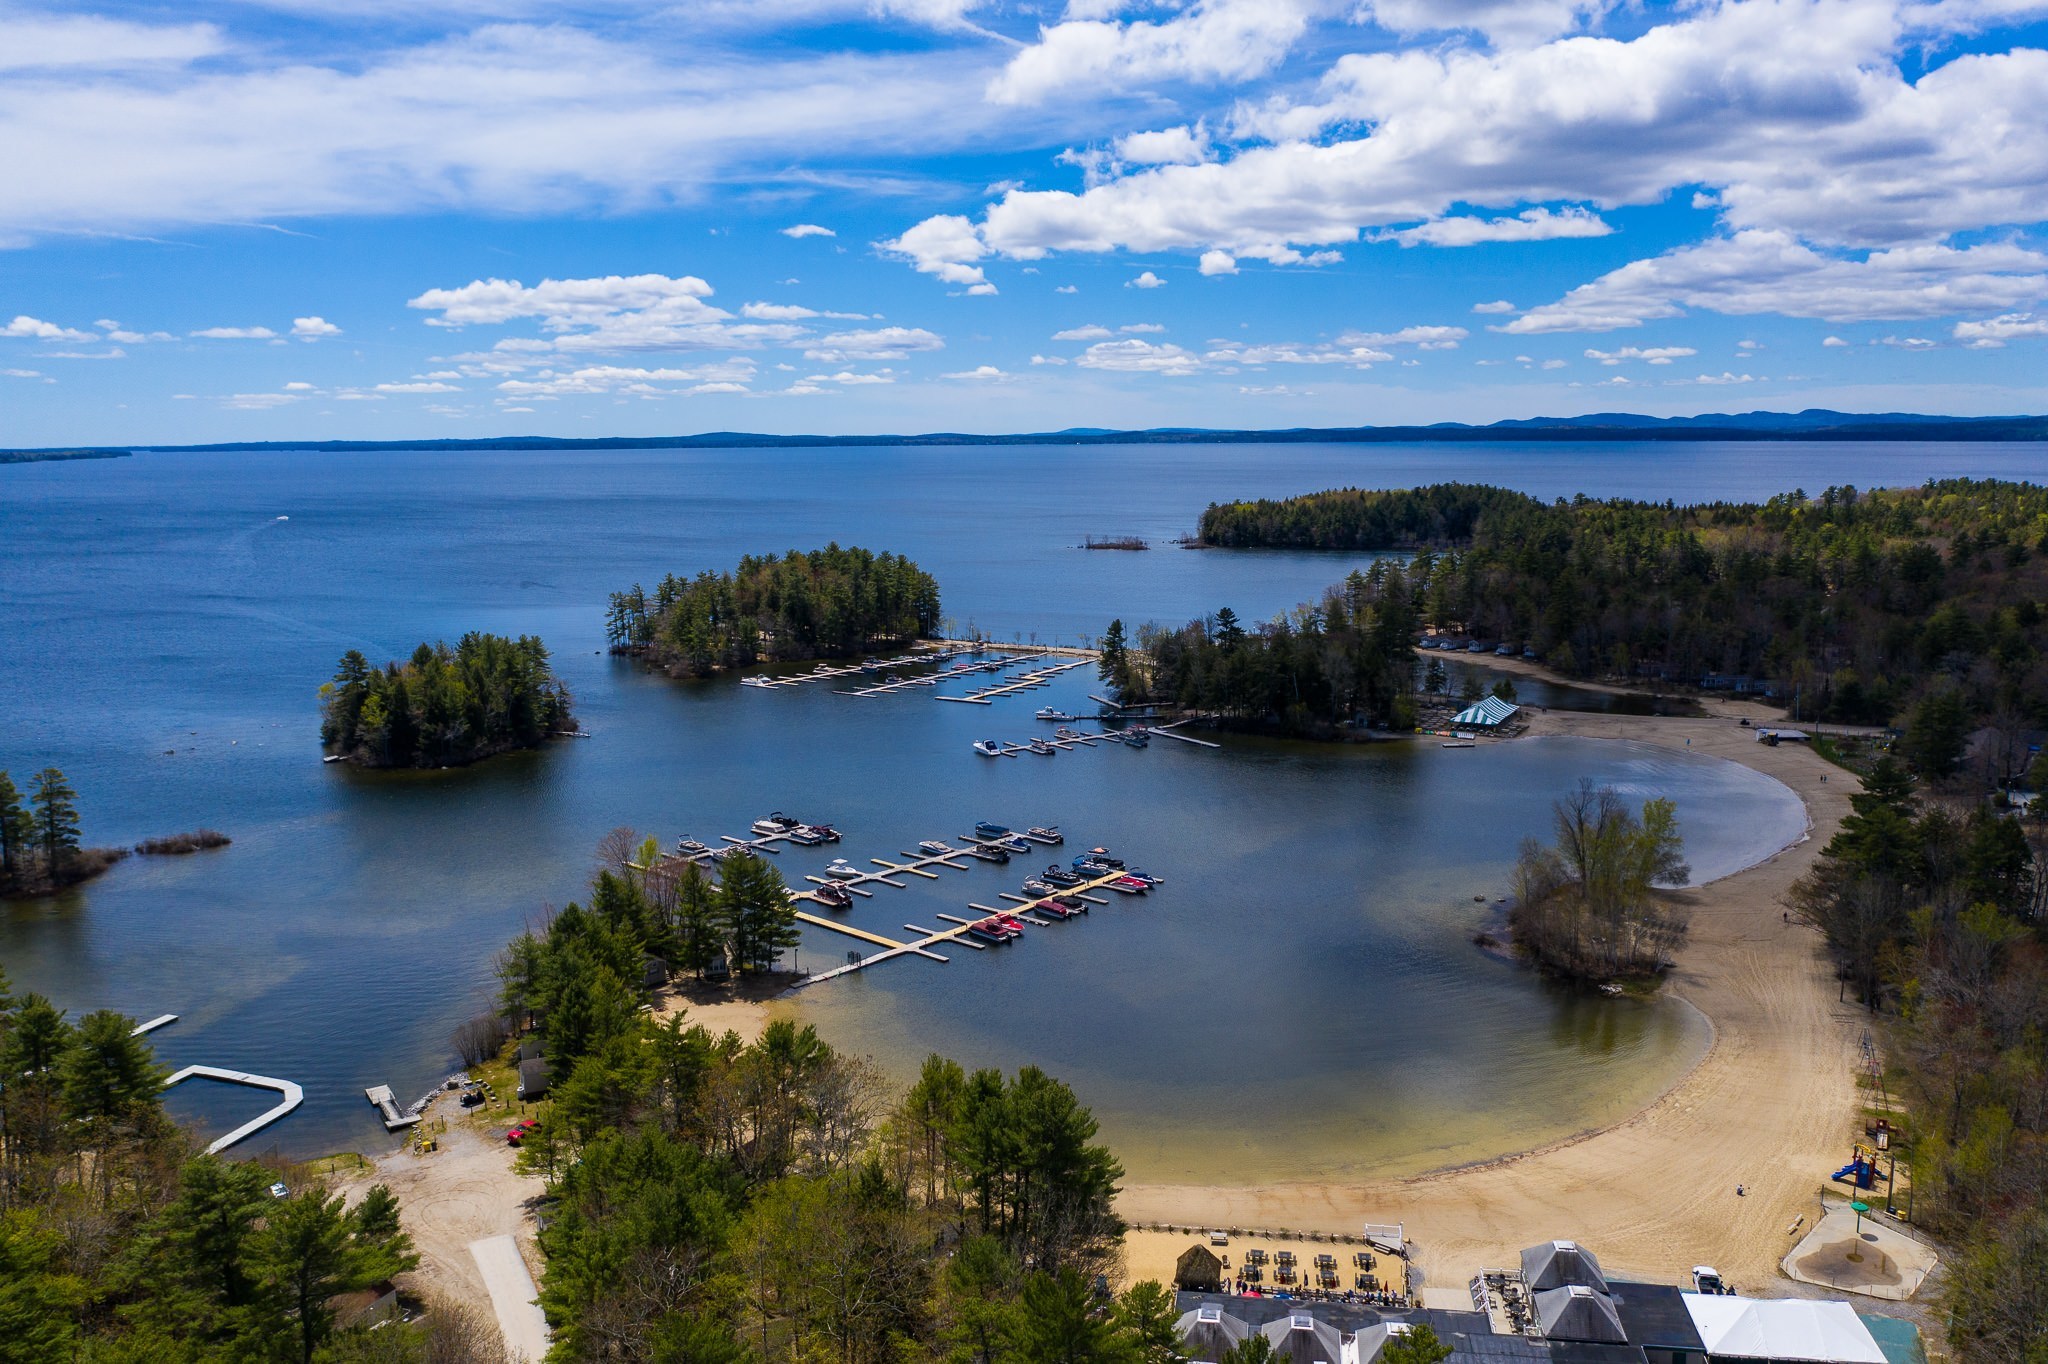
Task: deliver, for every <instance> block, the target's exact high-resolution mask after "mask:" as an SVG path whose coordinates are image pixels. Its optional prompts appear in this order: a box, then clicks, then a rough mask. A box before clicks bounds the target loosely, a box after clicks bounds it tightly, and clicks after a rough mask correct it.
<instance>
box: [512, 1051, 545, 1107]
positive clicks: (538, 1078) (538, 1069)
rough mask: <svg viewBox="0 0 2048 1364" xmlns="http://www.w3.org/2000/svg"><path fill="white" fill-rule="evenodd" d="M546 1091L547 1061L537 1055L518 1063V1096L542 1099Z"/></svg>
mask: <svg viewBox="0 0 2048 1364" xmlns="http://www.w3.org/2000/svg"><path fill="white" fill-rule="evenodd" d="M547 1093H548V1063H547V1062H546V1061H543V1060H541V1059H540V1058H539V1057H537V1056H536V1057H535V1058H533V1059H532V1060H531V1061H521V1062H520V1063H519V1097H520V1098H522V1099H544V1098H546V1097H547Z"/></svg>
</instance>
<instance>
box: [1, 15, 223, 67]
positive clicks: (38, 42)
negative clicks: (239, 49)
mask: <svg viewBox="0 0 2048 1364" xmlns="http://www.w3.org/2000/svg"><path fill="white" fill-rule="evenodd" d="M223 46H225V43H224V40H223V39H222V37H221V33H220V30H219V29H217V28H215V27H214V26H213V25H212V24H136V23H128V22H125V21H123V20H119V19H107V18H102V17H99V16H96V15H76V16H66V17H58V16H55V15H31V14H7V15H0V71H10V72H12V71H30V72H32V71H38V70H41V71H68V72H72V73H80V72H85V71H91V70H94V69H97V70H101V71H108V70H118V69H121V68H129V67H153V66H163V65H181V64H183V63H186V62H193V61H198V60H200V59H201V58H204V57H211V56H214V55H215V54H217V53H219V52H220V51H221V49H222V48H223Z"/></svg>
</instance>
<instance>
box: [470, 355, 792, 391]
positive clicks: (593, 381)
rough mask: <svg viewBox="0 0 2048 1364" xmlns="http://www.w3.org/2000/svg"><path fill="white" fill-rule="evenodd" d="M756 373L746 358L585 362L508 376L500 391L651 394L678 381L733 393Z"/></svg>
mask: <svg viewBox="0 0 2048 1364" xmlns="http://www.w3.org/2000/svg"><path fill="white" fill-rule="evenodd" d="M753 376H754V366H753V364H752V363H751V362H750V361H747V360H744V359H741V360H728V361H722V362H718V363H714V364H710V365H700V366H692V367H689V368H667V367H663V368H647V367H643V366H639V365H585V366H583V367H581V368H578V369H574V370H569V371H560V370H553V369H546V370H542V371H540V372H539V373H538V374H536V375H535V376H534V377H533V378H531V379H506V380H504V381H502V382H500V383H499V385H498V391H499V392H500V393H503V394H504V395H506V396H507V397H509V398H513V399H519V400H526V399H533V398H567V397H584V396H590V395H595V394H604V393H625V394H631V395H636V396H640V397H647V396H652V395H658V394H661V393H664V392H670V391H676V390H675V388H674V386H677V385H689V386H690V387H686V388H682V389H681V390H680V391H682V392H686V393H699V392H711V393H731V392H745V391H746V389H745V385H746V384H747V382H748V381H750V380H751V379H752V378H753Z"/></svg>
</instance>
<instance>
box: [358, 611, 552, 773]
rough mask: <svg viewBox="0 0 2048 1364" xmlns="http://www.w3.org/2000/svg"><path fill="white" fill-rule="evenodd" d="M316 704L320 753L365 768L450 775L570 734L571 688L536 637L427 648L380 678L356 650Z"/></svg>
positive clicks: (467, 640) (468, 640)
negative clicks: (446, 770) (440, 770)
mask: <svg viewBox="0 0 2048 1364" xmlns="http://www.w3.org/2000/svg"><path fill="white" fill-rule="evenodd" d="M320 698H321V699H320V712H321V719H320V743H321V745H322V746H323V747H324V748H325V749H326V751H327V753H328V754H329V755H330V756H332V757H335V758H338V759H340V760H342V761H345V762H350V763H354V764H356V765H357V766H359V767H454V766H457V765H459V764H462V763H472V762H476V761H478V760H480V759H483V758H488V757H491V756H492V755H493V754H498V753H505V752H509V751H511V750H513V749H518V748H538V747H539V746H540V745H541V744H542V743H543V742H545V741H546V740H547V739H548V738H549V736H551V735H554V734H558V733H561V732H563V731H565V730H568V729H570V728H571V727H572V724H573V721H572V717H571V715H570V711H569V691H568V688H566V687H564V686H563V685H562V684H561V682H560V681H558V680H557V679H556V677H555V674H554V669H553V668H552V667H551V666H550V665H549V663H548V651H547V646H546V645H544V644H542V643H541V642H540V640H539V639H537V638H535V637H534V636H532V635H522V636H520V637H519V638H518V639H516V640H513V639H506V638H505V637H503V636H502V635H483V634H475V633H471V634H467V635H464V636H463V637H462V640H461V642H460V643H458V644H457V645H456V646H455V647H454V648H452V649H451V648H449V647H448V645H446V644H445V643H444V644H422V645H420V646H419V647H418V648H417V649H415V650H413V652H412V657H411V658H410V659H408V660H407V661H406V662H404V663H397V662H393V663H388V664H386V665H385V666H384V667H383V668H382V669H378V668H373V667H371V666H370V662H369V660H368V659H366V658H364V657H363V655H362V653H361V651H359V650H356V649H351V650H349V651H348V652H347V653H345V654H343V655H342V656H341V665H340V667H339V668H337V669H336V670H335V674H334V680H333V681H331V682H327V683H324V684H322V686H321V688H320Z"/></svg>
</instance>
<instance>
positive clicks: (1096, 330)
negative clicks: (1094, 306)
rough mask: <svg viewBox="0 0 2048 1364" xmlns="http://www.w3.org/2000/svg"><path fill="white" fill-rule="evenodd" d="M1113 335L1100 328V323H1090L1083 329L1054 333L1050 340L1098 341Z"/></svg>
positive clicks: (1104, 328) (1076, 328)
mask: <svg viewBox="0 0 2048 1364" xmlns="http://www.w3.org/2000/svg"><path fill="white" fill-rule="evenodd" d="M1113 335H1115V333H1114V332H1112V331H1110V329H1109V328H1107V327H1105V326H1102V325H1101V324H1100V323H1096V322H1090V323H1089V324H1088V325H1087V326H1085V327H1068V328H1067V329H1066V330H1065V331H1058V332H1054V333H1053V334H1052V339H1053V340H1055V341H1100V340H1102V339H1103V338H1105V337H1108V336H1113Z"/></svg>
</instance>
